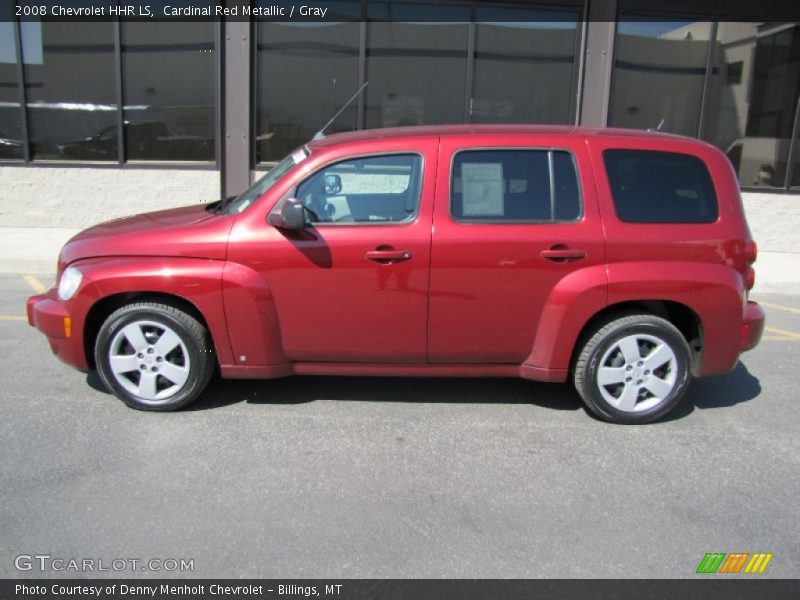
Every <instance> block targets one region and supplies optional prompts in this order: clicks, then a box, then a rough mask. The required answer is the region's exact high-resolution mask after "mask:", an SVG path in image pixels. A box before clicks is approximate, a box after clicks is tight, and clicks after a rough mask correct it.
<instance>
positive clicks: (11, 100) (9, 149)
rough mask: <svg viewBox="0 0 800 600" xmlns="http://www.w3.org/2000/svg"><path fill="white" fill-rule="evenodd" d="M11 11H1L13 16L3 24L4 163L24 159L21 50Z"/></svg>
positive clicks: (0, 107)
mask: <svg viewBox="0 0 800 600" xmlns="http://www.w3.org/2000/svg"><path fill="white" fill-rule="evenodd" d="M10 7H11V5H10V4H9V5H7V6H6V9H5V10H0V16H5V13H6V12H8V13H9V21H8V22H0V160H3V159H22V158H23V152H22V122H21V121H20V110H19V90H18V89H17V48H16V45H15V44H14V23H12V22H11V17H10V12H11V11H10Z"/></svg>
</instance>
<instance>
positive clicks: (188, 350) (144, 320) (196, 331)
mask: <svg viewBox="0 0 800 600" xmlns="http://www.w3.org/2000/svg"><path fill="white" fill-rule="evenodd" d="M129 326H130V327H129ZM126 327H129V329H128V330H127V331H129V332H131V334H136V332H137V331H138V332H139V334H141V336H142V337H141V338H140V339H139V342H141V343H137V346H138V347H139V350H141V352H137V349H136V347H134V345H133V343H132V342H131V341H130V339H129V337H128V334H126V333H125V332H123V329H125V328H126ZM167 331H169V332H171V333H173V334H174V335H175V336H176V337H177V340H178V342H176V343H175V346H174V347H173V348H172V349H171V350H169V351H165V352H163V354H164V355H163V356H162V355H161V354H162V349H165V348H167V346H169V345H170V344H171V342H174V340H175V338H172V337H170V336H168V337H167V338H165V337H164V335H165V334H166V332H167ZM131 337H133V338H137V337H138V336H137V335H131ZM162 340H163V344H160V342H162ZM142 344H144V345H142ZM131 352H133V354H131ZM112 353H113V354H114V356H113V360H114V361H115V365H116V367H117V372H116V373H115V371H114V369H113V368H112V365H111V362H112ZM94 356H95V364H96V365H97V370H98V372H99V373H100V377H101V378H102V380H103V383H105V385H106V386H107V387H108V389H109V390H111V391H112V392H113V393H114V395H115V396H117V397H118V398H119V399H120V400H122V401H123V402H124V403H125V404H127V405H128V406H129V407H131V408H135V409H137V410H153V411H169V410H176V409H179V408H182V407H184V406H186V405H187V404H189V403H190V402H192V401H194V400H195V399H197V397H198V396H199V395H200V394H201V393H202V392H203V390H204V389H205V388H206V386H207V385H208V383H209V381H210V380H211V377H212V376H213V374H214V369H215V359H214V352H213V345H212V343H211V338H210V336H209V334H208V331H206V328H205V327H204V326H203V325H202V324H201V323H200V322H199V321H198V320H197V319H195V318H194V317H192V316H190V315H188V314H186V313H185V312H183V311H181V310H178V309H177V308H175V307H172V306H168V305H165V304H157V303H153V302H139V303H135V304H128V305H126V306H123V307H122V308H120V309H119V310H117V311H115V312H113V313H112V314H111V315H110V316H109V317H108V318H107V319H106V321H105V322H104V323H103V325H102V327H101V328H100V332H99V334H98V336H97V340H96V342H95V350H94ZM128 366H130V367H131V369H128ZM134 367H135V368H134ZM123 369H128V370H126V371H125V372H124V373H122V372H121V371H122V370H123ZM140 371H141V372H140ZM176 374H177V376H176ZM165 375H167V376H169V377H171V378H172V379H168V378H167V377H166V376H165ZM143 377H145V378H146V379H145V380H143V379H142V378H143ZM184 377H185V380H183V381H181V382H180V383H175V381H173V379H174V380H181V379H183V378H184ZM151 381H152V384H151V385H147V383H148V382H151Z"/></svg>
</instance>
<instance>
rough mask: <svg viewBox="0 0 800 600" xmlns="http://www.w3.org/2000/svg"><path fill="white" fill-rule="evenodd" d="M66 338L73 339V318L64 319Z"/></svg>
mask: <svg viewBox="0 0 800 600" xmlns="http://www.w3.org/2000/svg"><path fill="white" fill-rule="evenodd" d="M64 336H65V337H72V317H64Z"/></svg>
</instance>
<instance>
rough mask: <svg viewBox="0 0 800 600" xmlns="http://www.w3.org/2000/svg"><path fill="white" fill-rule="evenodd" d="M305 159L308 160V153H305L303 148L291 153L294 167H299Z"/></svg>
mask: <svg viewBox="0 0 800 600" xmlns="http://www.w3.org/2000/svg"><path fill="white" fill-rule="evenodd" d="M306 158H308V153H307V152H306V151H305V148H300V150H296V151H294V152H292V161H293V162H294V164H296V165H299V164H300V163H301V162H303V161H304V160H305V159H306Z"/></svg>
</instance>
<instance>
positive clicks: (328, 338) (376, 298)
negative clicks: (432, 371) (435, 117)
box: [249, 142, 436, 363]
mask: <svg viewBox="0 0 800 600" xmlns="http://www.w3.org/2000/svg"><path fill="white" fill-rule="evenodd" d="M435 148H436V144H435V142H427V143H425V142H421V143H420V147H418V148H413V149H411V150H403V151H398V152H393V153H386V154H375V155H368V156H361V157H358V158H350V159H343V160H338V161H335V162H333V163H329V164H327V165H326V166H324V167H322V168H320V169H317V170H316V171H315V172H314V173H312V174H311V175H310V176H308V177H307V178H305V179H304V180H303V181H302V182H300V183H299V185H298V186H297V187H296V189H295V195H296V196H297V198H298V199H299V200H300V201H301V202H302V203H303V205H304V206H305V207H306V209H307V218H308V226H307V227H306V229H305V230H304V231H302V232H284V231H280V230H274V231H272V232H271V233H270V240H269V241H268V242H267V243H265V244H264V247H263V253H262V255H261V256H260V257H258V260H259V261H260V264H259V265H257V268H258V269H259V270H260V271H261V272H262V273H263V277H264V279H265V280H266V283H267V286H268V287H269V289H270V291H271V293H272V295H273V298H274V302H275V305H276V309H277V313H278V321H279V326H280V332H281V338H282V346H283V348H284V352H285V354H286V355H287V356H288V358H290V359H291V360H294V361H311V362H329V361H360V362H376V363H382V362H409V363H424V362H425V359H426V325H427V310H428V276H429V261H430V244H431V217H432V208H433V207H432V205H433V190H434V181H433V177H434V175H435V161H436V151H435ZM426 163H434V164H426ZM425 168H429V169H431V170H430V171H428V173H429V174H430V176H428V177H426V176H425V172H424V170H425ZM251 257H252V252H251ZM253 258H254V257H252V258H249V260H250V261H251V263H252V261H253Z"/></svg>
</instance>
